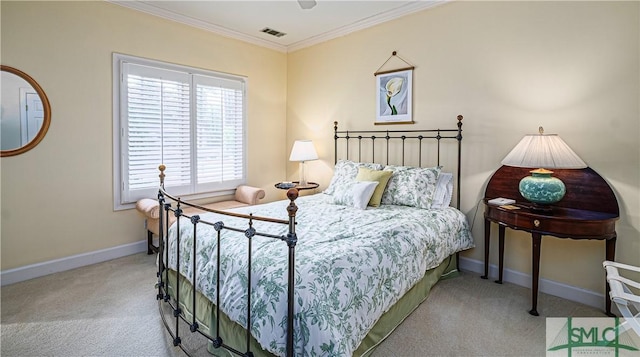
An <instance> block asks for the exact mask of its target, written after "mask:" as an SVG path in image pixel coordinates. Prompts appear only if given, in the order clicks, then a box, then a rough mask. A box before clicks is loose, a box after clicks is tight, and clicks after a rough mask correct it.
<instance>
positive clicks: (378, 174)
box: [356, 167, 393, 207]
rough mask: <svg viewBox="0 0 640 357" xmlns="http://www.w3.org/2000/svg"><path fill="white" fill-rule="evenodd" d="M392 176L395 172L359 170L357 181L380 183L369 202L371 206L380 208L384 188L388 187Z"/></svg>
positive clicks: (362, 168)
mask: <svg viewBox="0 0 640 357" xmlns="http://www.w3.org/2000/svg"><path fill="white" fill-rule="evenodd" d="M391 174H393V171H382V170H372V169H368V168H366V167H359V168H358V176H356V181H378V182H379V183H378V186H376V189H375V191H373V195H372V196H371V199H370V200H369V206H373V207H378V206H380V201H381V200H382V193H383V192H384V188H385V187H387V182H389V178H391Z"/></svg>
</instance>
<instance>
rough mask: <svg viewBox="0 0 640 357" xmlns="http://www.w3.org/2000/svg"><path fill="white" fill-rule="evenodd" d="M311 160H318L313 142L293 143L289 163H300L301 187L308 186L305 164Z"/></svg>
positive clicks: (301, 141) (300, 141)
mask: <svg viewBox="0 0 640 357" xmlns="http://www.w3.org/2000/svg"><path fill="white" fill-rule="evenodd" d="M311 160H318V153H316V148H315V147H314V146H313V142H312V141H311V140H296V141H295V142H294V143H293V148H292V149H291V155H290V156H289V161H300V183H299V185H300V186H304V185H306V184H307V180H306V179H305V177H304V162H305V161H311Z"/></svg>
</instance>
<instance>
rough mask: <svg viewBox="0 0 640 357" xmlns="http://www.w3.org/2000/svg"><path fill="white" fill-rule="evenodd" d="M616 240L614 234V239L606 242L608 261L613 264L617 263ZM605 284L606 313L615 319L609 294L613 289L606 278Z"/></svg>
mask: <svg viewBox="0 0 640 357" xmlns="http://www.w3.org/2000/svg"><path fill="white" fill-rule="evenodd" d="M616 238H617V234H616V233H615V232H614V236H613V238H611V239H607V240H606V253H605V256H606V260H609V261H612V262H613V261H615V259H616ZM604 283H605V294H604V300H605V313H606V314H607V316H611V317H614V316H616V315H614V314H612V313H611V298H610V296H609V292H610V291H611V288H610V287H609V283H608V282H607V278H606V276H605V279H604Z"/></svg>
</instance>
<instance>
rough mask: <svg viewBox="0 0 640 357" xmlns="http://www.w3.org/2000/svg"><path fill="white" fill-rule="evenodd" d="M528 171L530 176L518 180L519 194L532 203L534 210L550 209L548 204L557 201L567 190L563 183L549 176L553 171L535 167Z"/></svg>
mask: <svg viewBox="0 0 640 357" xmlns="http://www.w3.org/2000/svg"><path fill="white" fill-rule="evenodd" d="M530 172H531V176H526V177H524V178H523V179H522V180H520V185H519V187H518V188H519V189H520V194H521V195H522V197H524V198H525V199H527V200H528V201H529V202H532V203H533V207H532V208H533V209H534V210H541V211H549V210H551V207H550V205H552V204H554V203H557V202H559V201H560V200H561V199H562V198H563V197H564V195H565V193H566V192H567V191H566V188H565V186H564V183H563V182H562V181H560V179H557V178H555V177H552V176H551V174H552V173H553V171H549V170H545V169H537V170H533V171H530Z"/></svg>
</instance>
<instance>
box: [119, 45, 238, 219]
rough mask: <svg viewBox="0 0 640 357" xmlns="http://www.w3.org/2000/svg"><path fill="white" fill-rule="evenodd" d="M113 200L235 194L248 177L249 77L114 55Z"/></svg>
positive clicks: (122, 204)
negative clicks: (163, 192)
mask: <svg viewBox="0 0 640 357" xmlns="http://www.w3.org/2000/svg"><path fill="white" fill-rule="evenodd" d="M113 73H114V158H115V160H114V175H115V177H114V192H115V195H114V196H115V197H114V206H115V207H116V209H122V208H129V207H131V206H132V205H131V204H132V203H135V202H136V201H137V200H139V199H140V198H144V197H156V195H157V190H158V185H159V178H158V174H159V171H158V166H159V165H160V164H165V165H166V167H167V169H166V171H165V174H166V178H165V188H167V189H168V190H169V192H171V193H172V194H176V195H182V196H184V195H196V197H201V196H205V195H215V194H216V193H218V194H228V193H230V190H233V189H235V188H236V187H237V186H238V185H240V184H243V183H245V179H246V174H245V173H246V150H245V146H246V145H245V130H244V129H245V125H246V109H245V108H246V105H245V103H246V100H245V95H246V79H245V78H243V77H238V76H232V75H227V74H220V73H215V72H210V71H204V70H200V69H195V68H187V67H183V66H178V65H172V64H167V63H162V62H158V61H151V60H146V59H140V58H136V57H131V56H125V55H120V54H114V61H113Z"/></svg>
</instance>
